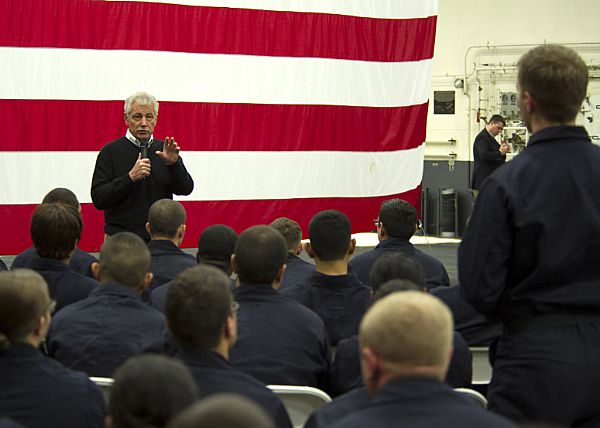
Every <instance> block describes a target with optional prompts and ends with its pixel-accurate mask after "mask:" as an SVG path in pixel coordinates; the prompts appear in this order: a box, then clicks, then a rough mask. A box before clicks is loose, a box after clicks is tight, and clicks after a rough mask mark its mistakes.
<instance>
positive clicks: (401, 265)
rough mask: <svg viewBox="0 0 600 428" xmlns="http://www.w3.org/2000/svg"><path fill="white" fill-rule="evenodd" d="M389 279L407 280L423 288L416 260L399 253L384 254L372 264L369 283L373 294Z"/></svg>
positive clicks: (421, 268)
mask: <svg viewBox="0 0 600 428" xmlns="http://www.w3.org/2000/svg"><path fill="white" fill-rule="evenodd" d="M391 279H407V280H409V281H412V282H414V283H415V284H417V285H418V286H420V287H421V288H422V289H423V288H425V273H424V272H423V267H422V266H421V264H420V263H419V262H418V261H417V259H415V258H414V257H410V256H407V255H406V254H404V253H401V252H389V253H384V254H383V255H382V256H381V257H379V258H378V259H377V261H376V262H375V264H373V268H371V273H370V274H369V283H370V285H371V288H372V289H373V293H376V292H377V290H378V289H379V287H380V286H381V285H382V284H383V283H385V282H387V281H389V280H391Z"/></svg>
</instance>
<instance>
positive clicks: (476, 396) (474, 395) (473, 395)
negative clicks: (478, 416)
mask: <svg viewBox="0 0 600 428" xmlns="http://www.w3.org/2000/svg"><path fill="white" fill-rule="evenodd" d="M454 390H455V391H456V392H458V393H460V394H463V395H464V396H466V397H467V398H468V399H470V400H472V401H474V402H475V404H477V405H478V406H480V407H481V408H482V409H487V405H488V402H487V399H486V398H485V397H484V396H483V395H482V394H480V393H479V392H477V391H475V390H473V389H469V388H454Z"/></svg>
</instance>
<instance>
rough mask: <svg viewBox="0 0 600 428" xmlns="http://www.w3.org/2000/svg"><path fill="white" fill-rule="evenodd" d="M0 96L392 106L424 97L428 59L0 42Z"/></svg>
mask: <svg viewBox="0 0 600 428" xmlns="http://www.w3.org/2000/svg"><path fill="white" fill-rule="evenodd" d="M0 64H10V67H2V69H1V70H0V79H1V80H2V85H0V98H5V99H63V100H122V99H125V98H126V97H127V96H128V95H129V94H130V93H131V91H132V88H134V89H138V90H147V91H148V92H150V93H152V94H154V95H155V96H156V97H157V98H158V99H159V100H163V101H182V102H215V103H252V104H319V105H349V106H367V107H395V106H408V105H416V104H422V103H424V102H426V101H427V99H428V97H429V78H430V75H431V60H423V61H417V62H398V63H384V62H366V61H349V60H337V59H323V58H289V57H264V56H253V55H220V54H219V55H216V54H215V55H213V54H192V53H180V52H157V51H121V50H109V51H102V50H88V49H41V48H0Z"/></svg>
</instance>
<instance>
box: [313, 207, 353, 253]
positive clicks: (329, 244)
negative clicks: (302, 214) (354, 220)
mask: <svg viewBox="0 0 600 428" xmlns="http://www.w3.org/2000/svg"><path fill="white" fill-rule="evenodd" d="M308 231H309V236H310V246H311V248H312V250H313V252H314V253H315V255H316V256H317V257H318V259H319V260H321V261H324V262H328V261H334V260H341V259H342V258H343V257H344V256H345V255H346V253H347V252H348V247H349V245H350V239H351V233H352V227H351V225H350V219H348V217H347V216H346V215H345V214H344V213H342V212H340V211H337V210H326V211H321V212H319V213H317V214H316V215H315V216H314V217H313V218H312V219H311V221H310V224H309V226H308Z"/></svg>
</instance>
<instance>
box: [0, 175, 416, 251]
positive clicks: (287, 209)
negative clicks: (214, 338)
mask: <svg viewBox="0 0 600 428" xmlns="http://www.w3.org/2000/svg"><path fill="white" fill-rule="evenodd" d="M420 197H421V187H420V186H419V187H417V188H416V189H413V190H410V191H408V192H404V193H401V194H398V195H388V196H379V197H371V198H314V199H287V200H254V201H195V202H182V203H183V205H184V207H185V209H186V212H187V232H186V235H185V238H184V240H183V245H182V246H183V247H184V248H193V247H196V246H197V242H198V237H199V236H200V232H201V231H202V230H204V229H205V228H206V227H208V226H210V225H213V224H217V223H221V224H227V225H229V226H231V227H232V228H233V229H235V230H236V231H237V232H238V233H240V232H242V231H244V230H245V229H246V228H248V227H250V226H254V225H256V224H268V223H270V222H271V221H273V220H275V219H276V218H277V217H289V218H292V219H294V220H295V221H297V222H298V223H299V224H300V227H302V230H303V231H304V233H305V235H306V233H307V231H308V223H309V222H310V219H311V218H312V217H313V216H314V215H315V214H316V213H317V212H319V211H322V210H326V209H337V210H339V211H342V212H343V213H346V214H347V215H348V217H350V221H351V222H352V230H353V232H365V231H369V230H373V223H372V221H373V218H376V217H377V214H378V213H379V206H380V204H381V202H382V201H384V200H386V199H390V198H402V199H404V200H406V201H408V202H410V203H411V204H413V205H414V206H415V207H417V209H419V207H420ZM35 207H36V205H0V222H1V223H2V224H3V226H4V235H3V237H2V240H0V254H18V253H20V252H21V251H23V250H24V249H26V248H28V247H29V246H31V240H30V237H29V220H30V219H31V214H32V213H33V210H34V209H35ZM81 208H82V209H81V214H82V216H83V222H84V225H85V226H84V229H83V236H82V239H81V242H80V243H79V247H80V248H81V249H83V250H86V251H98V249H99V248H100V245H101V244H102V242H103V240H104V232H103V225H104V218H103V215H102V212H101V211H98V210H96V209H95V208H94V206H93V205H92V204H82V207H81Z"/></svg>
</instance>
